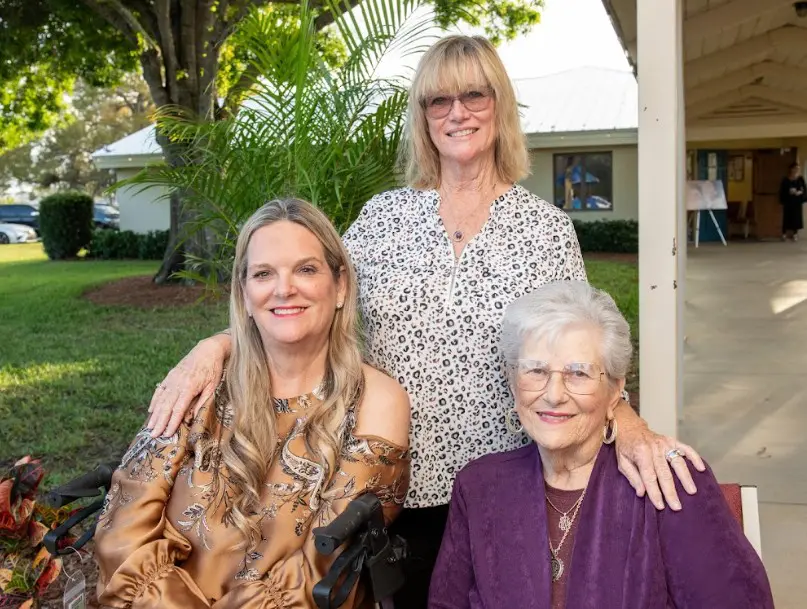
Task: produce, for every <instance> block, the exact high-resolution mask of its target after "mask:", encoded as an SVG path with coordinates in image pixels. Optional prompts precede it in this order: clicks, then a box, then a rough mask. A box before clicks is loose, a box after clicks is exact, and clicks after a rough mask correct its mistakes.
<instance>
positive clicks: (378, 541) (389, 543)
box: [313, 493, 406, 609]
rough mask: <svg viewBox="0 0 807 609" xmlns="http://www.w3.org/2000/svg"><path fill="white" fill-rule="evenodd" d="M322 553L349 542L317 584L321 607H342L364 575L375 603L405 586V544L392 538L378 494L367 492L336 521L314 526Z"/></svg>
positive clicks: (396, 538) (330, 552)
mask: <svg viewBox="0 0 807 609" xmlns="http://www.w3.org/2000/svg"><path fill="white" fill-rule="evenodd" d="M313 532H314V544H315V546H316V548H317V551H318V552H319V553H320V554H325V555H330V554H332V553H333V552H334V551H336V549H337V548H339V547H341V546H343V545H347V547H346V548H345V549H344V551H343V552H342V553H341V554H340V555H339V556H338V557H337V558H336V560H335V561H334V563H333V565H331V568H330V569H329V570H328V573H326V575H325V577H324V578H323V579H322V581H320V582H318V583H317V584H316V585H315V586H314V590H313V594H314V602H315V603H316V604H317V607H319V609H336V608H337V607H340V606H341V605H342V604H343V603H344V602H345V600H346V599H347V597H348V595H349V594H350V592H351V590H352V589H353V588H354V586H355V585H356V583H357V582H358V580H359V577H360V576H361V575H362V574H364V575H366V576H367V579H368V580H369V584H370V589H371V593H372V595H373V599H374V600H375V601H376V602H380V601H382V600H384V599H386V598H389V597H391V596H392V595H393V594H394V593H395V592H397V591H398V590H399V589H400V588H401V587H402V586H403V580H404V576H403V569H402V564H401V563H402V562H403V560H404V559H405V555H406V543H405V542H404V541H403V540H402V539H400V538H398V537H395V538H392V539H391V538H390V536H389V533H388V531H387V527H386V523H385V522H384V513H383V510H382V506H381V502H380V501H379V499H378V497H376V496H375V495H373V494H372V493H367V494H365V495H362V496H361V497H358V498H357V499H354V500H353V501H351V502H350V503H349V504H348V506H347V508H345V511H344V512H342V513H341V514H340V515H339V516H337V517H336V518H335V519H334V520H333V522H331V523H330V524H328V525H327V526H324V527H318V528H315V529H314V531H313Z"/></svg>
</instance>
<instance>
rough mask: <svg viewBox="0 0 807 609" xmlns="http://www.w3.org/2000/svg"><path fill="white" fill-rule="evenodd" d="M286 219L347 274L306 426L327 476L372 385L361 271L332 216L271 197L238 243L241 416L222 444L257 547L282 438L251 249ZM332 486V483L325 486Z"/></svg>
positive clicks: (234, 300)
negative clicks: (259, 512) (247, 299)
mask: <svg viewBox="0 0 807 609" xmlns="http://www.w3.org/2000/svg"><path fill="white" fill-rule="evenodd" d="M279 221H287V222H293V223H295V224H298V225H300V226H302V227H304V228H306V229H308V230H309V231H311V232H312V233H313V234H314V235H315V236H316V237H317V239H318V240H319V242H320V243H321V244H322V249H323V250H324V253H325V261H326V263H327V264H328V267H329V268H330V270H331V272H332V273H333V278H334V281H338V279H339V276H340V274H344V277H345V287H346V291H345V298H344V304H343V306H342V308H341V309H337V310H336V311H335V314H334V319H333V322H332V323H331V329H330V334H329V342H328V354H327V360H326V366H325V378H324V383H323V387H322V394H321V395H323V396H324V399H323V401H322V402H321V403H320V404H319V405H318V406H317V407H316V408H312V409H310V410H309V411H308V418H307V420H306V423H305V430H304V439H305V445H306V449H307V451H308V453H309V455H308V456H309V458H311V459H312V460H313V461H315V462H317V463H319V465H320V466H321V467H322V468H323V471H324V472H325V480H326V481H327V480H329V479H330V478H331V476H332V475H333V474H334V472H335V468H336V461H337V458H338V456H339V453H340V450H341V444H342V441H343V439H342V434H343V431H344V428H345V425H346V421H347V416H348V410H349V409H350V407H351V405H352V404H354V403H355V402H356V401H357V400H358V399H360V397H361V393H362V388H363V385H364V376H363V371H362V356H361V351H360V348H359V340H358V325H357V319H358V304H357V298H358V296H357V290H358V288H357V282H356V274H355V272H354V270H353V267H352V265H351V263H350V258H349V256H348V253H347V250H346V249H345V246H344V245H343V244H342V240H341V239H340V238H339V235H338V233H337V232H336V230H335V229H334V227H333V225H332V224H331V222H330V221H329V220H328V218H327V217H326V216H325V214H323V213H322V212H321V211H320V210H318V209H317V208H316V207H314V206H313V205H311V204H310V203H307V202H305V201H301V200H298V199H286V200H275V201H270V202H269V203H266V204H265V205H264V206H263V207H261V208H260V209H259V210H258V211H256V212H255V213H254V214H253V215H252V216H251V217H250V218H249V219H248V220H247V221H246V223H245V224H244V226H243V228H242V229H241V232H240V233H239V235H238V241H237V243H236V248H235V261H234V263H233V275H232V290H231V294H230V331H231V333H232V345H233V350H232V355H231V357H230V361H229V364H228V368H227V380H226V383H227V385H226V388H227V392H228V394H229V399H230V403H231V405H232V407H233V411H234V413H235V418H234V423H233V434H232V437H231V440H230V441H229V443H227V444H226V445H223V446H221V447H220V448H221V463H222V464H223V466H224V467H225V468H226V471H227V475H228V476H229V478H230V483H231V489H232V490H233V492H234V496H233V497H232V504H231V513H230V515H231V519H232V522H233V524H234V525H235V526H236V527H237V528H238V529H239V530H240V531H241V532H242V533H243V534H244V537H245V539H246V542H247V547H254V545H255V544H256V543H257V541H258V540H259V539H260V529H259V526H258V522H257V521H256V519H254V518H250V515H251V514H254V513H255V511H256V508H257V506H258V504H259V498H260V495H261V489H262V488H263V486H264V483H265V482H266V476H267V474H268V471H269V468H270V467H271V465H272V463H273V461H274V459H275V457H276V451H275V448H276V445H277V439H278V434H277V428H276V420H275V411H274V408H273V406H272V402H271V395H272V388H271V386H270V381H269V364H268V361H267V358H266V354H265V351H264V347H263V342H262V340H261V336H260V333H259V331H258V327H257V325H256V324H255V322H254V320H253V319H252V318H250V317H249V315H248V313H247V309H246V305H245V303H244V288H245V283H246V275H247V266H248V260H247V247H248V246H249V242H250V240H251V238H252V236H253V235H254V234H255V231H257V230H258V229H260V228H262V227H264V226H268V225H270V224H273V223H275V222H279ZM326 486H327V483H326V484H325V485H323V488H325V487H326Z"/></svg>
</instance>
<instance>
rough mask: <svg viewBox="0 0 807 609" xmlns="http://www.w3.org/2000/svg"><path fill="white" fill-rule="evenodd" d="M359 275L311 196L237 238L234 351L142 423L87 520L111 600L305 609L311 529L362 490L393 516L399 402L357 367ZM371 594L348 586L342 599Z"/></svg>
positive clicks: (324, 565) (404, 434)
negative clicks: (208, 392) (189, 393)
mask: <svg viewBox="0 0 807 609" xmlns="http://www.w3.org/2000/svg"><path fill="white" fill-rule="evenodd" d="M356 307H357V305H356V278H355V275H354V272H353V269H352V267H351V265H350V262H349V258H348V254H347V252H346V250H345V248H344V246H343V245H342V242H341V240H340V239H339V235H338V234H337V233H336V231H335V230H334V229H333V227H332V226H331V224H330V222H329V221H328V219H327V218H326V217H325V216H324V215H323V214H322V213H321V212H320V211H319V210H317V209H316V208H314V207H313V206H312V205H310V204H308V203H305V202H302V201H297V200H288V201H272V202H270V203H267V204H266V205H265V206H263V207H262V208H261V209H259V210H258V211H257V212H256V213H255V214H254V215H253V216H252V217H251V218H249V220H247V222H246V223H245V225H244V227H243V229H242V230H241V233H240V235H239V237H238V243H237V245H236V252H235V262H234V265H233V279H232V291H231V296H230V328H231V331H232V340H233V346H234V348H233V354H232V356H231V358H230V361H229V364H228V370H227V373H226V375H225V377H226V378H225V380H223V381H222V383H221V384H220V386H219V389H218V391H217V392H216V396H215V398H214V399H212V400H211V403H209V404H208V405H206V407H205V408H204V409H203V410H202V411H200V413H199V414H198V415H197V416H196V418H195V419H194V420H193V421H192V422H191V423H190V424H189V425H187V424H186V425H183V426H182V427H181V428H180V430H179V431H178V432H177V433H176V434H175V435H173V436H171V437H160V438H152V437H151V435H150V432H149V431H148V430H147V429H144V430H142V431H141V432H140V433H139V434H138V435H137V437H136V438H135V440H134V442H133V443H132V445H131V447H130V448H129V450H128V451H127V453H126V454H125V455H124V457H123V461H122V463H121V465H120V468H119V469H118V470H117V471H116V472H115V475H114V477H113V479H112V488H111V490H110V493H109V496H108V501H107V504H106V506H105V508H104V511H103V513H102V515H101V518H100V520H99V523H98V527H97V532H96V543H95V555H96V559H97V561H98V564H99V567H100V575H99V580H98V597H99V601H100V602H101V603H102V604H104V605H107V606H112V607H133V608H145V607H155V608H156V607H161V608H166V609H179V608H182V609H195V608H200V607H212V608H216V609H223V608H225V607H227V608H230V607H232V608H236V607H238V608H244V609H257V608H261V609H280V608H293V609H302V608H306V607H313V606H314V603H313V599H312V588H313V586H314V584H315V583H316V582H317V581H319V580H320V579H321V578H322V577H323V575H324V574H325V573H326V572H327V570H328V568H329V567H330V565H331V563H332V562H333V560H334V558H335V556H327V557H326V556H321V555H319V554H317V552H316V550H315V548H314V538H313V534H312V532H311V531H312V528H314V527H317V526H322V525H324V524H327V523H328V522H330V521H331V520H333V518H335V517H336V516H337V515H338V514H339V513H340V512H341V511H342V510H344V509H345V507H346V506H347V504H348V503H349V502H350V501H351V500H353V499H354V498H356V497H357V496H359V495H362V494H363V493H366V492H372V493H375V494H376V495H378V497H379V499H380V500H381V502H382V504H383V505H384V510H385V516H386V518H387V520H388V521H391V520H393V519H394V518H395V516H396V515H397V514H398V511H399V510H400V509H401V506H402V504H403V500H404V497H405V496H406V491H407V487H408V480H409V452H408V449H407V446H408V431H409V400H408V397H407V395H406V393H405V391H404V390H403V389H402V388H401V386H400V385H398V383H397V382H396V381H394V380H393V379H391V378H389V377H387V376H385V375H384V374H382V373H381V372H379V371H377V370H375V369H373V368H371V367H369V366H367V365H365V364H364V363H363V361H362V357H361V353H360V350H359V343H358V340H357V324H356V311H357V308H356ZM369 603H370V600H369V599H367V598H365V596H364V594H363V591H362V590H361V589H360V588H357V589H354V590H353V592H352V594H351V596H350V597H349V598H348V601H347V602H346V603H345V605H343V607H347V608H352V607H364V606H366V605H367V604H369Z"/></svg>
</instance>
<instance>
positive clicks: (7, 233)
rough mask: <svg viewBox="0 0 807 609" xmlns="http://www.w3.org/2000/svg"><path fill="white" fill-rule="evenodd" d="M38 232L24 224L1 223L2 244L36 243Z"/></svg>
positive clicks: (0, 242) (0, 238) (0, 235)
mask: <svg viewBox="0 0 807 609" xmlns="http://www.w3.org/2000/svg"><path fill="white" fill-rule="evenodd" d="M36 239H37V236H36V231H35V230H34V229H33V228H31V227H30V226H25V225H24V224H9V223H6V222H3V223H0V244H2V245H5V244H7V243H27V242H29V241H36Z"/></svg>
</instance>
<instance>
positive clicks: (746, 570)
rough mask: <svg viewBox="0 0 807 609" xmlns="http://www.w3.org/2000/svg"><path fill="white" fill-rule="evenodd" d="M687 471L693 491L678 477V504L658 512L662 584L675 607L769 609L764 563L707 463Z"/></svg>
mask: <svg viewBox="0 0 807 609" xmlns="http://www.w3.org/2000/svg"><path fill="white" fill-rule="evenodd" d="M691 471H692V477H693V479H694V480H695V484H696V485H697V487H698V492H697V493H696V494H695V495H689V494H687V493H686V492H684V490H683V488H681V486H680V483H678V481H677V480H676V482H677V483H678V489H677V490H678V496H679V497H680V498H681V503H682V506H683V509H682V510H681V511H679V512H673V511H671V510H664V511H663V512H660V513H659V515H658V517H659V533H660V540H661V551H662V553H663V555H664V564H665V567H666V571H667V588H668V590H669V591H670V596H671V597H672V600H673V601H674V602H675V606H676V607H677V608H678V609H696V608H700V607H709V608H710V609H773V597H772V594H771V587H770V583H769V582H768V577H767V575H766V574H765V568H764V567H763V565H762V561H761V560H760V558H759V556H758V555H757V553H756V551H755V550H754V548H753V547H752V546H751V543H750V542H749V541H748V539H747V538H746V537H745V534H744V533H743V531H742V528H741V527H740V525H739V524H738V523H737V521H736V520H735V519H734V517H733V516H732V515H731V512H730V511H729V507H728V505H727V504H726V500H725V499H724V498H723V494H722V492H721V490H720V486H719V485H718V483H717V480H716V479H715V477H714V474H713V473H712V471H711V469H709V468H707V470H706V471H705V472H698V471H694V470H691Z"/></svg>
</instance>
